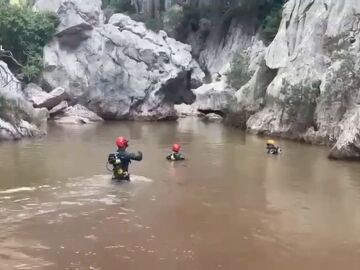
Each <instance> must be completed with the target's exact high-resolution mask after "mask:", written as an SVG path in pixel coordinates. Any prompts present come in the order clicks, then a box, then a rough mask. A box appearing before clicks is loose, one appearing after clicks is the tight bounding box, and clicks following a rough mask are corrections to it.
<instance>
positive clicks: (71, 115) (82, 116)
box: [55, 104, 103, 125]
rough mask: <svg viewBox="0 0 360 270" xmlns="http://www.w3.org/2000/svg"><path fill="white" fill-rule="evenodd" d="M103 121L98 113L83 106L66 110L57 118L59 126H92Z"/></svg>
mask: <svg viewBox="0 0 360 270" xmlns="http://www.w3.org/2000/svg"><path fill="white" fill-rule="evenodd" d="M101 121H103V120H102V118H101V117H99V116H98V115H97V114H96V113H94V112H92V111H90V110H89V109H87V108H86V107H84V106H82V105H79V104H78V105H75V106H73V107H68V108H66V109H65V110H64V112H63V114H61V116H57V117H55V122H56V123H57V124H73V125H78V124H91V123H96V122H101Z"/></svg>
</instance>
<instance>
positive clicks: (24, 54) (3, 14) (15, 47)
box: [0, 3, 57, 82]
mask: <svg viewBox="0 0 360 270" xmlns="http://www.w3.org/2000/svg"><path fill="white" fill-rule="evenodd" d="M56 23H57V18H56V16H55V15H54V14H51V13H40V12H34V11H32V10H31V9H30V8H28V7H22V6H13V5H9V4H4V3H3V4H0V44H1V45H2V47H3V49H4V50H6V51H10V52H11V53H12V55H13V57H14V58H15V59H16V60H17V62H18V63H16V62H15V61H13V60H12V59H10V58H8V57H3V58H2V59H1V60H3V61H5V62H7V63H8V65H9V67H10V69H11V70H12V71H13V72H15V73H16V74H19V75H21V77H23V79H24V80H25V81H27V82H29V81H31V80H33V79H35V78H36V77H37V75H38V74H39V73H40V72H41V70H42V53H43V48H44V46H45V45H46V43H47V42H49V41H50V39H51V38H52V37H53V35H54V33H55V28H56Z"/></svg>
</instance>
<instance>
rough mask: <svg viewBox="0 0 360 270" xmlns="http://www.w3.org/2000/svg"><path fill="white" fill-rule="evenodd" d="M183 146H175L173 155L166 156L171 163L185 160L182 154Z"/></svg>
mask: <svg viewBox="0 0 360 270" xmlns="http://www.w3.org/2000/svg"><path fill="white" fill-rule="evenodd" d="M180 149H181V146H180V145H179V144H177V143H176V144H174V145H173V147H172V153H170V154H169V155H167V156H166V159H167V160H170V161H178V160H184V159H185V156H184V155H183V154H181V153H180Z"/></svg>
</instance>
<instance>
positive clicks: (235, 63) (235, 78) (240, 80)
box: [226, 52, 252, 89]
mask: <svg viewBox="0 0 360 270" xmlns="http://www.w3.org/2000/svg"><path fill="white" fill-rule="evenodd" d="M251 75H252V74H251V72H250V71H249V58H248V56H247V55H246V54H245V53H244V52H241V53H237V54H235V56H234V58H233V60H232V61H231V63H230V70H229V71H228V72H227V73H226V76H227V82H228V84H229V85H230V86H231V87H233V88H235V89H240V88H241V86H243V85H244V84H246V83H247V82H248V81H249V80H250V78H251Z"/></svg>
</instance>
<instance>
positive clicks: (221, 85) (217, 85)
mask: <svg viewBox="0 0 360 270" xmlns="http://www.w3.org/2000/svg"><path fill="white" fill-rule="evenodd" d="M194 93H195V95H196V102H195V103H194V104H193V105H192V107H193V108H196V109H197V110H198V111H203V112H205V113H206V112H209V113H211V112H214V111H216V112H219V113H223V114H226V113H227V112H228V111H229V110H230V108H231V106H232V105H233V104H234V103H235V90H234V89H232V88H230V87H229V86H228V85H227V84H226V82H225V81H224V80H220V81H217V82H213V83H209V84H204V85H202V86H200V87H199V88H197V89H196V90H194Z"/></svg>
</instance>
